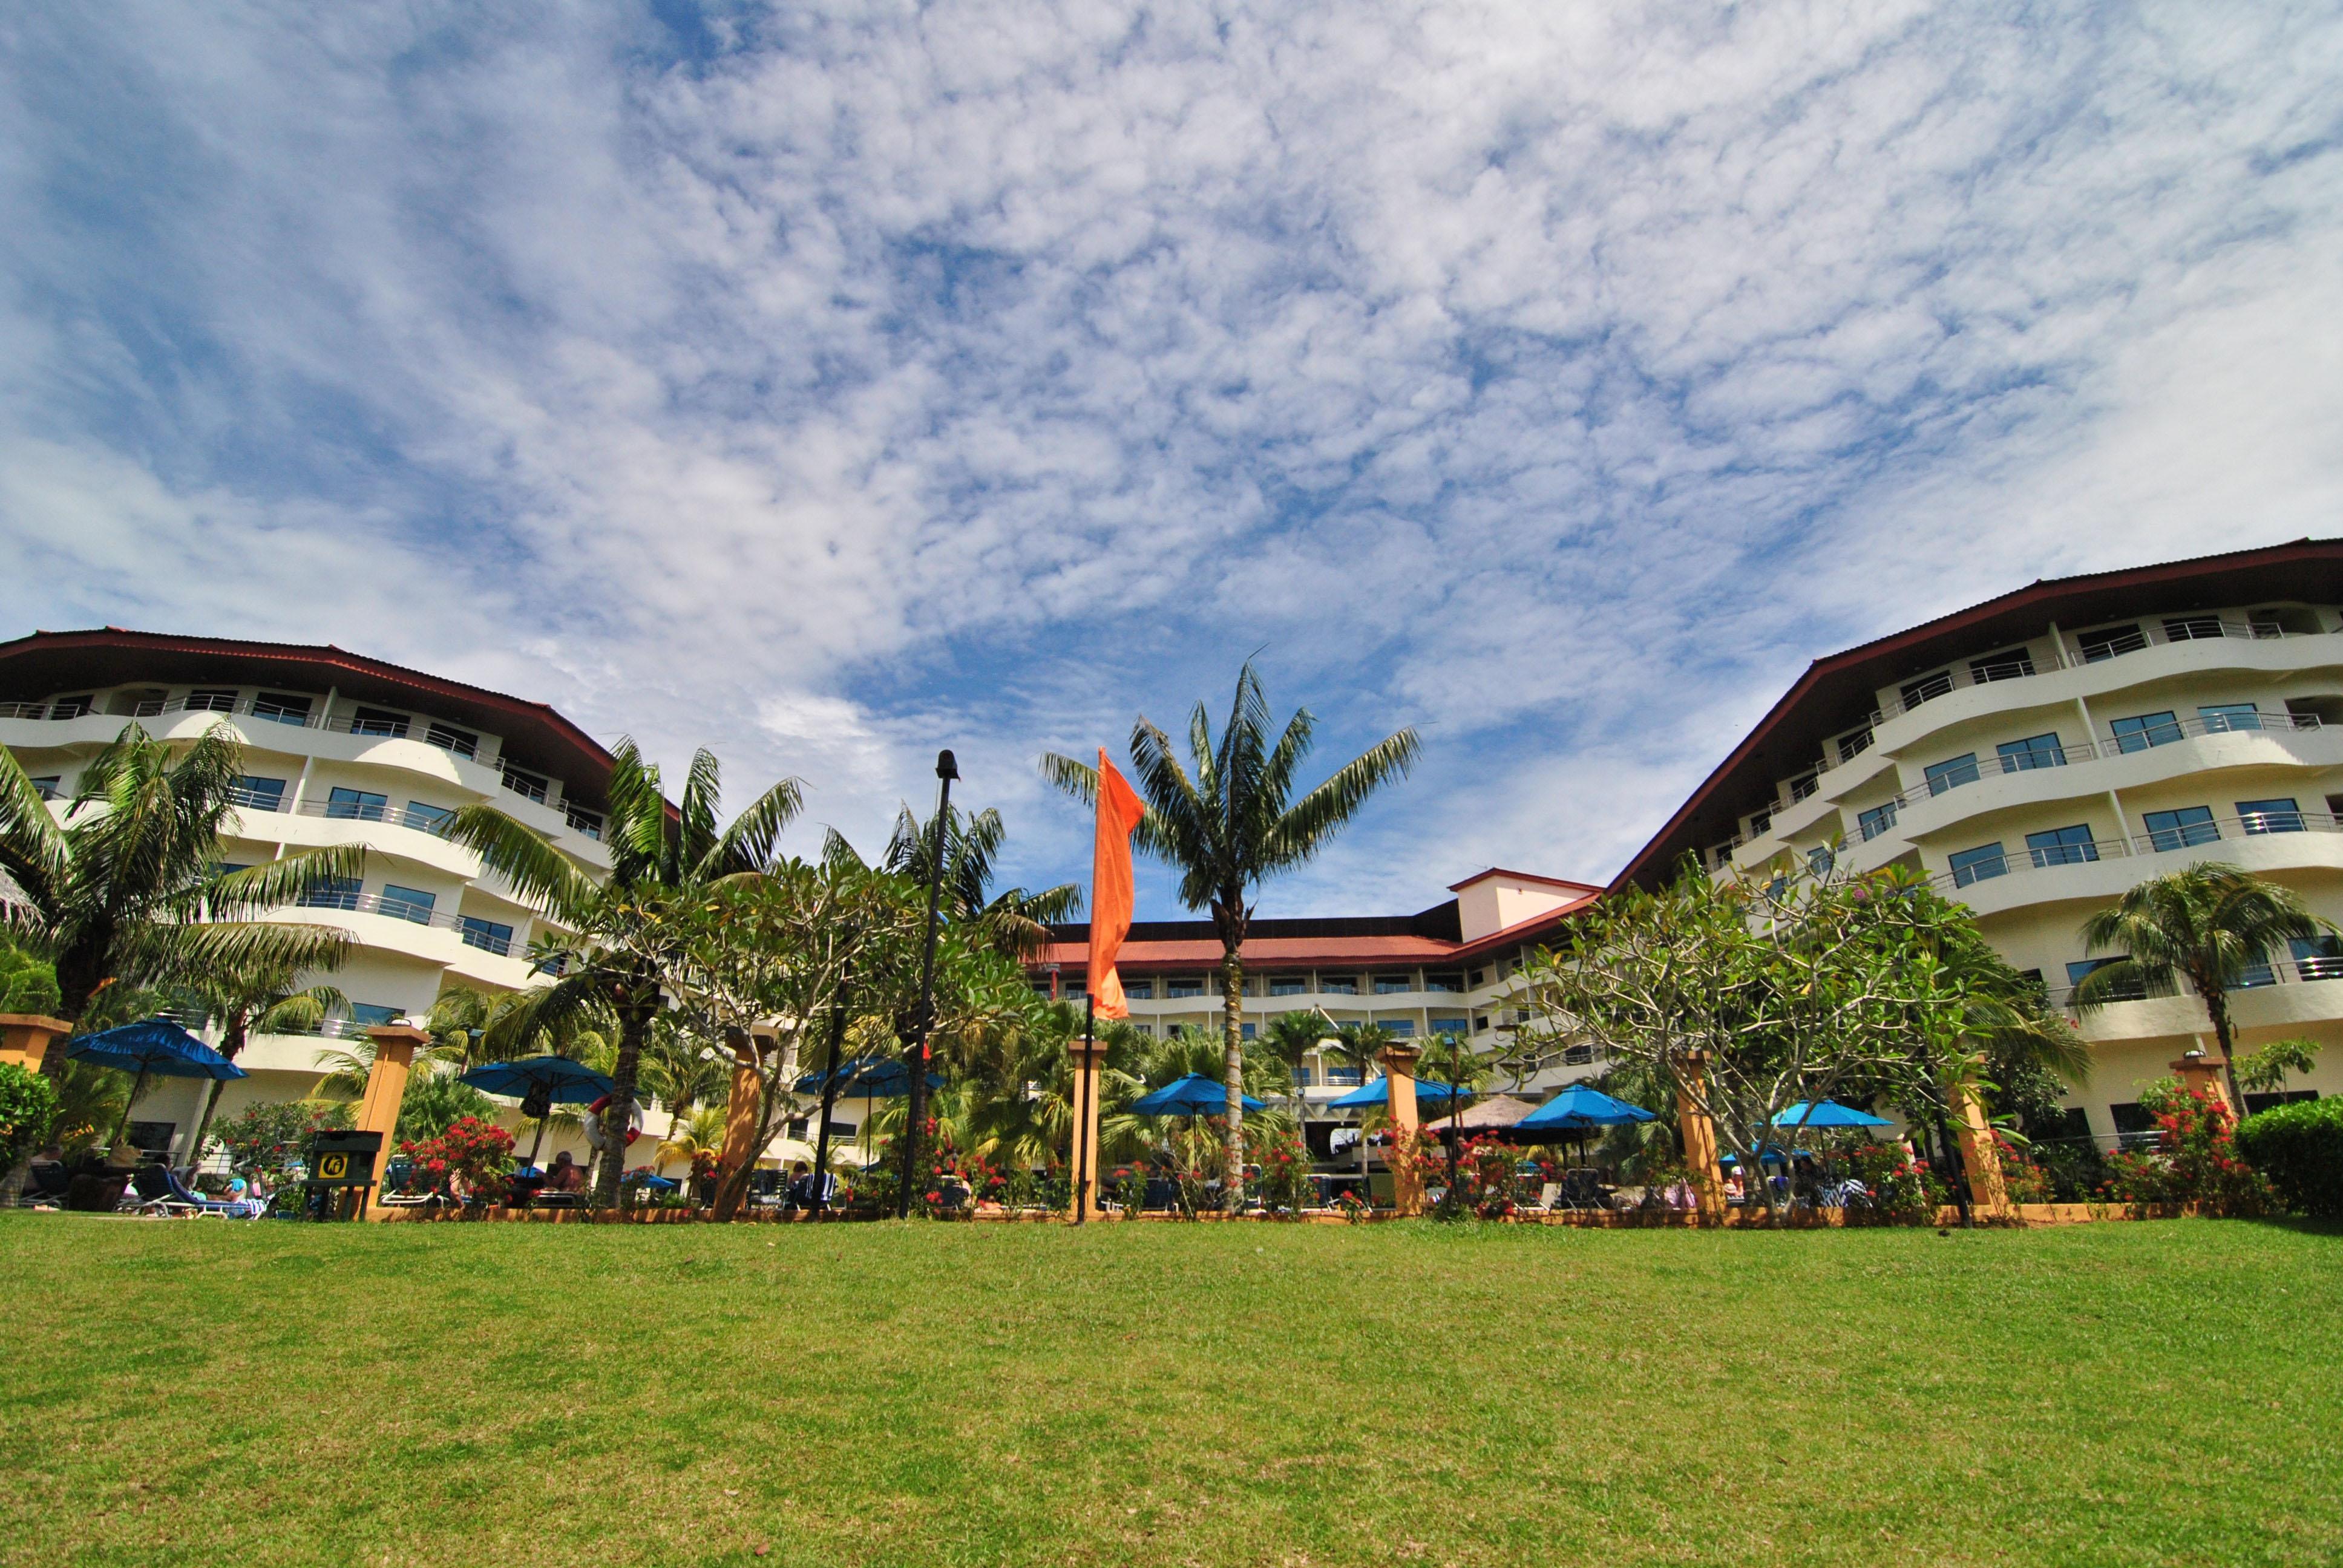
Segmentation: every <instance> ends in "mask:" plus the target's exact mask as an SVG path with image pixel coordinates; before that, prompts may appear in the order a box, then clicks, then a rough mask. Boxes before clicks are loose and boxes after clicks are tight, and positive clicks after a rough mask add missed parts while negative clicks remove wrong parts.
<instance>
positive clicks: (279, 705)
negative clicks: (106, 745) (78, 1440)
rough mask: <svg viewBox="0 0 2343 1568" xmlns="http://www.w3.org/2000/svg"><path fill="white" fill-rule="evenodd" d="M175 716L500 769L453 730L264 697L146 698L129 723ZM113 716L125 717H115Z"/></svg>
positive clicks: (57, 705)
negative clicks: (275, 728) (415, 745)
mask: <svg viewBox="0 0 2343 1568" xmlns="http://www.w3.org/2000/svg"><path fill="white" fill-rule="evenodd" d="M95 711H96V710H95V709H92V708H91V707H90V706H89V705H88V704H86V703H85V702H83V701H81V700H80V699H65V700H64V701H61V702H0V719H83V718H87V717H89V716H91V715H92V714H93V713H94V712H95ZM179 713H216V714H218V715H219V716H220V717H221V718H223V719H255V720H256V721H258V722H261V723H265V724H282V725H287V726H289V727H290V728H292V729H322V730H327V731H330V732H332V733H334V734H337V735H377V736H381V737H383V738H384V739H417V740H422V741H425V742H427V743H428V744H430V745H433V746H437V747H438V748H439V749H441V750H443V751H447V752H449V753H452V754H453V755H455V756H458V757H463V758H468V759H470V760H472V761H475V762H478V763H479V764H481V765H482V766H483V767H488V768H494V767H496V766H497V765H498V763H497V757H496V747H495V742H494V740H493V739H491V738H489V737H487V736H481V735H476V734H474V733H473V732H472V731H470V730H468V729H458V728H457V727H456V726H454V725H449V724H440V723H437V722H435V721H433V720H431V719H409V718H406V717H403V716H402V717H398V718H396V719H362V718H358V717H356V716H354V715H350V714H332V715H328V714H325V713H320V712H317V711H315V710H314V706H313V705H311V704H307V703H303V704H295V703H288V702H285V701H283V700H280V699H273V698H270V697H267V696H264V695H245V696H238V697H234V698H231V697H228V696H227V695H226V694H225V693H219V692H195V693H191V694H189V695H187V696H185V697H173V698H165V699H148V700H146V701H143V702H140V703H138V704H137V705H136V707H134V708H133V709H131V711H130V712H129V714H128V715H127V716H126V717H128V718H131V719H165V718H168V717H170V716H171V715H173V714H179ZM116 717H123V716H120V715H117V716H116Z"/></svg>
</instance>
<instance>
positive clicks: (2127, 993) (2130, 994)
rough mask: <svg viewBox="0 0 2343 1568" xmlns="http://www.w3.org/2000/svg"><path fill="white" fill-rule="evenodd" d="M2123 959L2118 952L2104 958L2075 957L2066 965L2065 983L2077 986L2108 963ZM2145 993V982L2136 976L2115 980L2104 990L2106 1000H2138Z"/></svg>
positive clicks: (2117, 962)
mask: <svg viewBox="0 0 2343 1568" xmlns="http://www.w3.org/2000/svg"><path fill="white" fill-rule="evenodd" d="M2123 961H2124V960H2123V957H2122V955H2120V954H2118V955H2117V956H2115V957H2112V958H2104V959H2077V960H2075V961H2074V962H2073V963H2070V964H2068V965H2067V966H2066V983H2067V984H2068V985H2070V986H2079V985H2081V984H2082V983H2083V982H2084V981H2085V980H2088V979H2089V978H2090V977H2091V975H2092V974H2093V973H2094V972H2095V971H2097V970H2103V969H2105V968H2107V966H2108V965H2109V964H2119V963H2121V962H2123ZM2105 996H2106V999H2107V1000H2108V1001H2138V1000H2141V999H2142V998H2144V997H2146V996H2147V981H2146V980H2142V979H2140V978H2139V977H2137V976H2134V977H2133V978H2131V979H2130V980H2120V981H2117V982H2115V983H2113V984H2111V985H2110V986H2109V988H2108V989H2107V991H2106V992H2105Z"/></svg>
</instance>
